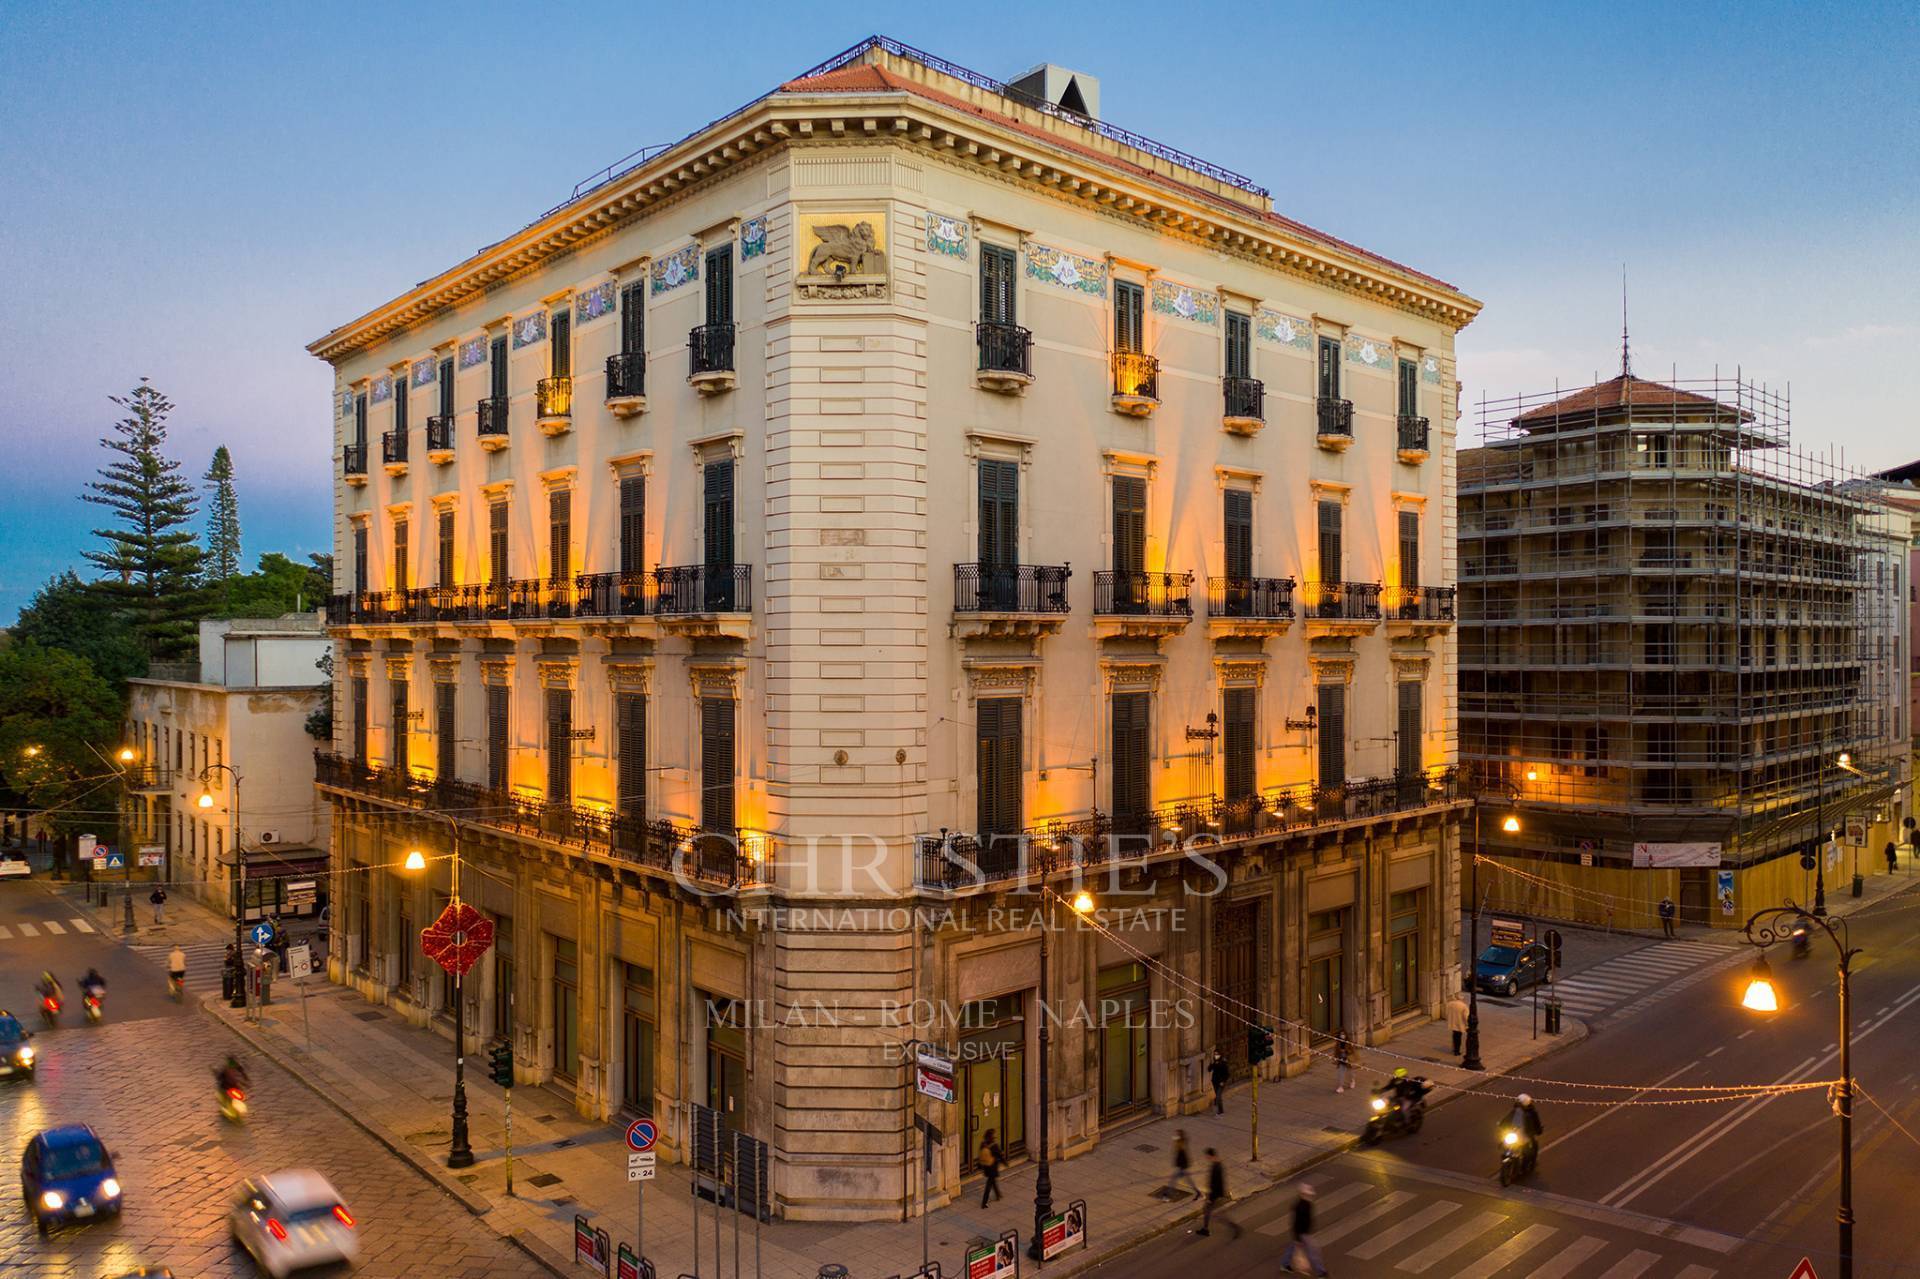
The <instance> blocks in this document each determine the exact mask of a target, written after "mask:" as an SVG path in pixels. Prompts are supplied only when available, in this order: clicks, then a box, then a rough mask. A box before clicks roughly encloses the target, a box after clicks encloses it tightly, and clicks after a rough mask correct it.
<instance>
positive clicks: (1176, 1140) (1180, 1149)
mask: <svg viewBox="0 0 1920 1279" xmlns="http://www.w3.org/2000/svg"><path fill="white" fill-rule="evenodd" d="M1183 1181H1184V1182H1186V1183H1187V1189H1188V1190H1190V1191H1192V1192H1193V1194H1194V1195H1195V1196H1196V1197H1197V1196H1198V1195H1199V1194H1200V1183H1199V1182H1197V1181H1195V1180H1194V1179H1193V1155H1192V1153H1191V1152H1189V1151H1188V1149H1187V1130H1186V1129H1185V1128H1176V1129H1174V1130H1173V1175H1172V1176H1171V1177H1168V1178H1167V1184H1166V1187H1165V1188H1164V1189H1162V1190H1161V1192H1160V1194H1161V1197H1162V1198H1166V1199H1171V1198H1173V1188H1174V1187H1175V1186H1176V1185H1178V1184H1179V1183H1181V1182H1183Z"/></svg>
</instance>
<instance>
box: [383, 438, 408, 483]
mask: <svg viewBox="0 0 1920 1279" xmlns="http://www.w3.org/2000/svg"><path fill="white" fill-rule="evenodd" d="M380 461H381V463H382V464H383V465H384V466H385V467H386V468H387V474H388V475H395V476H398V475H405V474H406V473H407V433H406V432H405V431H388V432H386V433H385V434H383V435H382V436H381V437H380Z"/></svg>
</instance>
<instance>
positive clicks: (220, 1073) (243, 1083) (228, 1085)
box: [213, 1054, 252, 1095]
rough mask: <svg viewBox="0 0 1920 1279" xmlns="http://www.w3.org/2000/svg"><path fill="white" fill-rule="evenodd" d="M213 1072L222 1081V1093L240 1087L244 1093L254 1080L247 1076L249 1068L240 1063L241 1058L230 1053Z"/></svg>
mask: <svg viewBox="0 0 1920 1279" xmlns="http://www.w3.org/2000/svg"><path fill="white" fill-rule="evenodd" d="M213 1073H214V1075H215V1076H216V1077H217V1078H218V1079H219V1081H220V1092H221V1093H222V1095H224V1094H226V1093H227V1092H228V1091H229V1090H231V1089H234V1088H238V1089H239V1090H240V1091H241V1092H243V1093H244V1092H246V1091H247V1089H248V1088H250V1087H251V1086H252V1081H251V1080H249V1079H248V1078H247V1068H246V1067H245V1066H242V1065H241V1064H240V1059H239V1058H237V1057H234V1056H232V1055H231V1054H229V1055H228V1057H227V1060H226V1061H225V1062H224V1063H223V1064H222V1065H221V1067H220V1068H219V1069H218V1070H216V1071H214V1072H213Z"/></svg>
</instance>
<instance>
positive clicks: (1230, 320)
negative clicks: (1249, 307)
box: [1227, 311, 1253, 377]
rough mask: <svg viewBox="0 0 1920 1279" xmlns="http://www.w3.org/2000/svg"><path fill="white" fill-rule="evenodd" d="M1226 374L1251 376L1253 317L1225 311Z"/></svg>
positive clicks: (1229, 375)
mask: <svg viewBox="0 0 1920 1279" xmlns="http://www.w3.org/2000/svg"><path fill="white" fill-rule="evenodd" d="M1227 376H1228V377H1252V376H1253V318H1252V317H1251V316H1247V315H1242V314H1241V313H1240V312H1238V311H1229V312H1227Z"/></svg>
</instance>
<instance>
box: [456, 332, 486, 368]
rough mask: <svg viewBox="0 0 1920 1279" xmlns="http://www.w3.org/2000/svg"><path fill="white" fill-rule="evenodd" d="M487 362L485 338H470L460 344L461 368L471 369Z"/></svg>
mask: <svg viewBox="0 0 1920 1279" xmlns="http://www.w3.org/2000/svg"><path fill="white" fill-rule="evenodd" d="M486 362H487V339H486V338H485V337H484V336H481V337H477V338H469V339H467V340H466V341H465V342H462V343H461V344H460V367H461V368H463V369H470V368H472V367H473V366H474V365H476V364H485V363H486Z"/></svg>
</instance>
